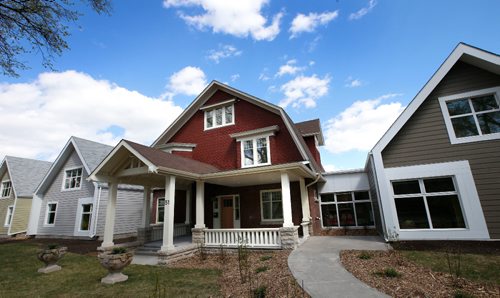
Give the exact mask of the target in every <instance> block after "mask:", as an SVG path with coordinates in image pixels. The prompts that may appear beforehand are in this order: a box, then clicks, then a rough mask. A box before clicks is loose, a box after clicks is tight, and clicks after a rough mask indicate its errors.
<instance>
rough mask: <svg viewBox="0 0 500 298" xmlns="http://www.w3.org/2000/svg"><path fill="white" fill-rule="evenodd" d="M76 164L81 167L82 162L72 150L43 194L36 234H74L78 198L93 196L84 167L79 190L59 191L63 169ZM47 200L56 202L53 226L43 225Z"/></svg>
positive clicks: (92, 189) (91, 184) (92, 186)
mask: <svg viewBox="0 0 500 298" xmlns="http://www.w3.org/2000/svg"><path fill="white" fill-rule="evenodd" d="M78 166H82V167H83V164H82V161H81V160H80V158H79V157H78V154H77V153H76V151H74V150H73V153H72V154H71V155H70V157H68V159H67V160H66V162H65V163H64V166H63V168H62V169H61V171H60V172H59V173H58V175H57V177H56V179H54V181H53V182H52V184H51V185H50V186H49V188H48V190H47V192H46V193H45V195H44V198H43V201H42V206H41V208H40V209H41V210H40V219H39V221H38V232H37V234H38V235H45V236H46V235H50V236H57V235H61V236H73V235H74V231H75V222H76V215H77V214H76V211H77V206H78V199H81V198H89V197H93V196H94V184H93V183H91V182H88V181H87V180H86V179H87V177H88V173H87V172H86V171H85V168H83V171H82V183H81V184H82V185H81V188H80V189H79V190H70V191H61V188H62V181H63V179H64V171H65V169H67V168H73V167H78ZM47 202H57V211H56V221H55V225H54V226H53V227H45V226H44V223H45V212H46V207H47Z"/></svg>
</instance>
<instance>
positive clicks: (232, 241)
mask: <svg viewBox="0 0 500 298" xmlns="http://www.w3.org/2000/svg"><path fill="white" fill-rule="evenodd" d="M239 244H244V245H246V246H247V247H249V248H280V247H281V238H280V231H279V228H269V229H207V230H205V246H206V247H220V246H221V245H223V246H225V247H238V245H239Z"/></svg>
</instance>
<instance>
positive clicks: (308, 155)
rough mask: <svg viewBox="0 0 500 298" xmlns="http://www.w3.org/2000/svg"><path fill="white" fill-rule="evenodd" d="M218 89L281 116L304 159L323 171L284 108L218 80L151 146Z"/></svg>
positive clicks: (168, 135)
mask: <svg viewBox="0 0 500 298" xmlns="http://www.w3.org/2000/svg"><path fill="white" fill-rule="evenodd" d="M218 90H221V91H224V92H226V93H228V94H231V95H233V96H235V97H238V98H240V99H243V100H246V101H248V102H250V103H253V104H255V105H257V106H259V107H261V108H264V109H266V110H268V111H270V112H272V113H275V114H277V115H279V116H281V118H282V120H283V122H284V123H285V126H286V128H287V130H288V132H289V133H290V135H291V137H292V139H293V141H294V143H295V145H296V146H297V149H298V150H299V152H300V155H301V156H302V158H303V159H304V160H307V161H309V162H310V163H311V167H312V168H313V170H315V171H316V172H322V168H321V167H320V166H319V165H318V164H317V163H316V161H315V160H314V158H313V156H312V154H311V152H310V151H309V148H308V147H307V145H306V143H305V141H304V139H303V138H302V135H301V134H300V133H299V131H298V130H297V128H296V126H295V124H294V123H293V121H292V120H291V119H290V117H289V116H288V115H287V114H286V112H285V110H283V108H281V107H279V106H277V105H274V104H272V103H269V102H267V101H264V100H262V99H260V98H257V97H255V96H253V95H250V94H248V93H245V92H242V91H240V90H237V89H235V88H232V87H230V86H228V85H225V84H222V83H221V82H218V81H212V82H211V83H210V84H209V85H208V86H207V87H206V88H205V89H204V90H203V91H202V92H201V93H200V94H199V95H198V96H197V97H196V98H195V100H194V101H193V102H192V103H191V104H190V105H189V106H188V107H187V108H186V109H185V110H184V111H183V112H182V113H181V115H180V116H179V117H178V118H177V119H176V120H175V121H174V122H172V124H170V126H169V127H168V128H167V129H166V130H165V131H164V132H163V133H162V134H161V135H160V136H159V137H158V138H157V139H156V140H155V141H154V142H153V144H152V145H151V147H158V146H159V145H161V144H163V143H166V142H167V141H168V140H169V139H171V138H172V137H173V136H174V135H175V134H176V133H177V132H178V131H179V129H181V128H182V126H183V125H184V124H186V123H187V121H189V119H190V118H191V117H192V116H193V115H194V114H195V113H196V112H197V111H198V110H199V109H200V108H201V107H202V106H203V104H204V103H205V102H206V101H207V100H208V99H210V97H211V96H212V95H213V94H214V93H215V92H216V91H218Z"/></svg>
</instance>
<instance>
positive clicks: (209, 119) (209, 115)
mask: <svg viewBox="0 0 500 298" xmlns="http://www.w3.org/2000/svg"><path fill="white" fill-rule="evenodd" d="M206 115H207V128H210V127H212V126H213V124H214V118H213V112H212V111H208V112H206Z"/></svg>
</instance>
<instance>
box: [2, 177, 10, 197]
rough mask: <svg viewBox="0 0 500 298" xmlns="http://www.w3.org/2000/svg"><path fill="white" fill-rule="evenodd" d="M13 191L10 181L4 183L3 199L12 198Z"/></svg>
mask: <svg viewBox="0 0 500 298" xmlns="http://www.w3.org/2000/svg"><path fill="white" fill-rule="evenodd" d="M11 190H12V183H11V182H10V181H3V182H2V190H1V192H2V198H7V197H10V192H11Z"/></svg>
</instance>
